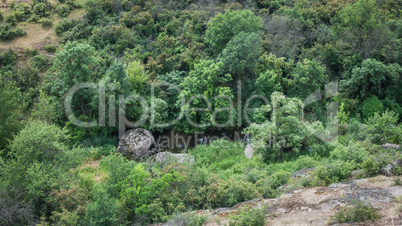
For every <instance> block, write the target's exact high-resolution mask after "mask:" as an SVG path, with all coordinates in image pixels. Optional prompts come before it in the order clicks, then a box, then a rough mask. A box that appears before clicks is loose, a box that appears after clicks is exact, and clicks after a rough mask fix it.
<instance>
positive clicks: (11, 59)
mask: <svg viewBox="0 0 402 226" xmlns="http://www.w3.org/2000/svg"><path fill="white" fill-rule="evenodd" d="M16 59H17V52H16V51H14V50H12V49H8V50H7V51H3V52H1V53H0V66H2V67H5V66H8V65H13V64H14V63H15V60H16Z"/></svg>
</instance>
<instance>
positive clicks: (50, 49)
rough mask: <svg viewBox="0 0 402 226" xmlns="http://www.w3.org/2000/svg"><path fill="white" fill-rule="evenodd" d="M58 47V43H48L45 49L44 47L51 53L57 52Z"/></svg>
mask: <svg viewBox="0 0 402 226" xmlns="http://www.w3.org/2000/svg"><path fill="white" fill-rule="evenodd" d="M57 48H58V46H57V45H53V44H47V45H45V46H43V49H44V50H45V51H46V52H49V53H55V52H56V50H57Z"/></svg>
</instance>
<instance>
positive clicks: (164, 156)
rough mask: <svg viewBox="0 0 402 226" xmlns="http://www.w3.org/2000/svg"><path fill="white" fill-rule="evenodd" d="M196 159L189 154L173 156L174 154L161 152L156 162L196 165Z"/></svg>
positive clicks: (156, 157)
mask: <svg viewBox="0 0 402 226" xmlns="http://www.w3.org/2000/svg"><path fill="white" fill-rule="evenodd" d="M194 161H195V160H194V157H193V156H191V155H189V154H173V153H172V152H159V153H158V154H156V156H155V162H162V163H172V162H177V163H190V164H193V163H194Z"/></svg>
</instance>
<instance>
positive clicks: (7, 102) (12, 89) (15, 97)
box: [0, 74, 22, 150]
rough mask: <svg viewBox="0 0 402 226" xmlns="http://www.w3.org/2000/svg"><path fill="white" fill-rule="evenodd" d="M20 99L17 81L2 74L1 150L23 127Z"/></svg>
mask: <svg viewBox="0 0 402 226" xmlns="http://www.w3.org/2000/svg"><path fill="white" fill-rule="evenodd" d="M19 99H21V93H20V91H19V89H18V88H17V87H16V85H15V82H13V81H10V80H8V79H6V78H5V77H4V76H3V74H0V106H1V107H0V150H1V149H3V148H5V147H6V146H7V145H8V143H9V142H8V141H9V140H11V139H12V138H13V135H15V134H16V133H17V132H18V131H19V130H20V129H21V126H22V125H21V122H20V120H19V119H20V118H21V116H22V114H21V111H20V103H19Z"/></svg>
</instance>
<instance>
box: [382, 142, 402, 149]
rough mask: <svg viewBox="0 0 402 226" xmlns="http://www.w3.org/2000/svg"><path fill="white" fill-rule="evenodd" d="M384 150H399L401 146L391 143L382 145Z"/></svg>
mask: <svg viewBox="0 0 402 226" xmlns="http://www.w3.org/2000/svg"><path fill="white" fill-rule="evenodd" d="M381 147H382V148H386V149H399V145H397V144H391V143H386V144H383V145H381Z"/></svg>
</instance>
